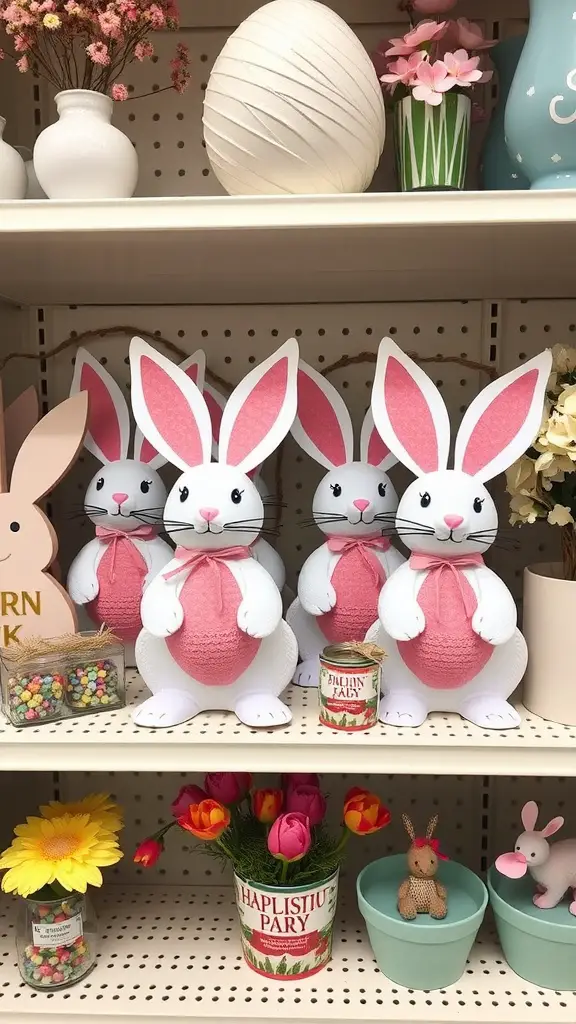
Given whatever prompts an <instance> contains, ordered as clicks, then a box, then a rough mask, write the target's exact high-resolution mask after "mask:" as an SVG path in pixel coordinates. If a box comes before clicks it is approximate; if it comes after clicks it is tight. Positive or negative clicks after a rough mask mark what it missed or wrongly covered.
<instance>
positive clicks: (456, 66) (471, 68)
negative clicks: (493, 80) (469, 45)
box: [444, 50, 482, 88]
mask: <svg viewBox="0 0 576 1024" xmlns="http://www.w3.org/2000/svg"><path fill="white" fill-rule="evenodd" d="M479 63H480V57H471V56H470V55H469V53H468V51H467V50H456V52H455V53H445V54H444V65H445V67H446V70H447V71H448V74H449V75H450V77H451V78H453V79H454V81H455V83H456V85H460V86H462V87H463V88H467V87H468V86H469V85H473V84H474V83H475V82H479V81H480V79H481V78H482V72H481V71H478V65H479Z"/></svg>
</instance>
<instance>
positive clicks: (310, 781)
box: [280, 772, 320, 790]
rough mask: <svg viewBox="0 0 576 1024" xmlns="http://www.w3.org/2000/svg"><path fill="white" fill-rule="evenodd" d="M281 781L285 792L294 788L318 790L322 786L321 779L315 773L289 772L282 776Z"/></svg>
mask: <svg viewBox="0 0 576 1024" xmlns="http://www.w3.org/2000/svg"><path fill="white" fill-rule="evenodd" d="M280 781H281V782H282V789H285V790H289V789H294V786H316V788H317V789H318V786H319V785H320V779H319V777H318V775H315V774H314V772H287V773H286V774H285V775H281V776H280Z"/></svg>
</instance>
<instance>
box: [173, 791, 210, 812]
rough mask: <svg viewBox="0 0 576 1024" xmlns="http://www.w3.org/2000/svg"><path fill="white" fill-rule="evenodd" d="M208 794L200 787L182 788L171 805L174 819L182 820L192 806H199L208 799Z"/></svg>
mask: <svg viewBox="0 0 576 1024" xmlns="http://www.w3.org/2000/svg"><path fill="white" fill-rule="evenodd" d="M206 796H207V794H206V793H205V792H204V790H203V789H200V786H182V789H181V790H180V792H179V793H178V796H177V797H176V799H175V800H174V801H173V803H172V804H171V805H170V810H171V811H172V817H173V818H181V817H182V815H183V814H186V811H187V810H188V808H189V807H190V804H199V803H201V801H202V800H205V799H206Z"/></svg>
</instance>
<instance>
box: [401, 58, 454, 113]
mask: <svg viewBox="0 0 576 1024" xmlns="http://www.w3.org/2000/svg"><path fill="white" fill-rule="evenodd" d="M416 79H417V82H418V85H416V86H415V88H414V89H413V91H412V95H413V96H414V99H415V100H422V101H423V102H424V103H428V104H429V105H430V106H431V107H439V106H440V104H441V103H442V96H443V95H444V93H445V92H448V90H449V89H452V88H453V87H454V86H455V85H456V79H455V78H450V76H449V75H448V71H447V68H446V65H445V64H444V63H443V61H441V60H437V61H436V62H435V64H427V63H422V64H421V65H420V67H419V68H418V72H417V75H416Z"/></svg>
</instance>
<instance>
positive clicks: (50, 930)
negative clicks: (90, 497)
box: [16, 888, 98, 991]
mask: <svg viewBox="0 0 576 1024" xmlns="http://www.w3.org/2000/svg"><path fill="white" fill-rule="evenodd" d="M45 892H46V893H47V895H48V896H53V895H54V894H53V893H52V892H49V891H48V888H47V889H46V890H45ZM41 897H42V891H40V892H39V893H36V894H35V896H34V897H33V898H29V899H22V900H21V901H20V910H19V914H18V924H17V932H16V949H17V953H18V968H19V970H20V974H21V975H22V978H23V980H24V981H25V982H26V983H27V984H28V985H31V986H32V988H37V989H40V990H44V991H46V990H49V991H51V990H53V989H55V988H64V987H65V986H67V985H74V984H75V982H77V981H80V979H81V978H85V977H86V975H87V974H88V972H89V971H91V970H92V968H93V967H94V965H95V963H96V952H97V950H96V946H97V938H98V927H97V921H96V915H95V913H94V909H93V907H92V903H91V901H90V899H89V897H87V896H85V895H81V894H80V893H70V894H69V895H67V896H66V897H65V898H63V899H62V898H61V899H58V900H54V899H42V898H41Z"/></svg>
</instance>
